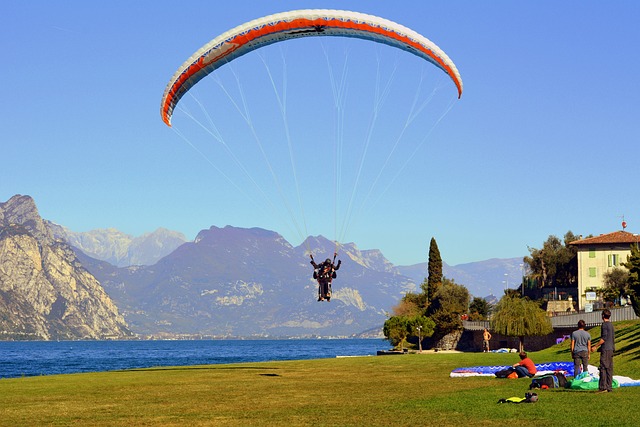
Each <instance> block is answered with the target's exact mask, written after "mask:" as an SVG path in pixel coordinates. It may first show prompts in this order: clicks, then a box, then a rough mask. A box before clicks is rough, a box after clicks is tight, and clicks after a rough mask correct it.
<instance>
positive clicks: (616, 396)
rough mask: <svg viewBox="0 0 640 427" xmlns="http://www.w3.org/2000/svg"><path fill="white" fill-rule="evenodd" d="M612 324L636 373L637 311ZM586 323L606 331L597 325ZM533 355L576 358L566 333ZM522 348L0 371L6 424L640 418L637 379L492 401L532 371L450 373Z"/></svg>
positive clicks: (639, 373)
mask: <svg viewBox="0 0 640 427" xmlns="http://www.w3.org/2000/svg"><path fill="white" fill-rule="evenodd" d="M615 327H616V345H617V351H616V356H615V361H614V363H615V365H614V369H615V374H616V375H624V376H629V377H632V378H640V361H639V360H640V335H639V333H640V322H621V323H616V324H615ZM590 332H591V335H592V337H593V338H594V339H595V338H597V337H599V333H600V331H599V328H596V329H593V330H591V331H590ZM530 356H531V358H532V359H533V360H534V361H535V362H536V363H541V362H549V361H569V360H570V354H569V344H568V342H564V343H562V344H560V345H557V346H554V347H551V348H549V349H546V350H544V351H539V352H532V353H530ZM517 360H518V358H517V355H516V354H494V353H488V354H486V353H456V354H452V353H448V354H445V353H429V354H420V355H418V354H408V355H401V356H380V357H377V356H369V357H354V358H337V359H321V360H305V361H286V362H264V363H246V364H236V365H210V366H191V367H168V368H155V369H141V370H129V371H117V372H102V373H89V374H73V375H54V376H40V377H26V378H15V379H2V380H0V425H3V426H5V425H6V426H32V425H33V426H41V425H81V426H96V425H104V426H136V425H137V426H171V425H173V426H185V425H186V426H204V425H215V426H227V425H229V426H246V425H255V426H271V425H274V426H275V425H277V426H279V425H286V426H308V425H314V426H405V425H406V426H409V425H429V426H432V425H438V426H449V425H465V426H477V425H482V426H498V425H499V426H502V425H507V424H511V425H517V426H540V425H545V426H554V425H562V426H573V425H580V426H598V425H623V426H637V425H640V422H639V421H637V419H636V417H637V415H636V412H635V410H636V409H638V406H636V405H638V403H637V402H640V387H623V388H620V389H616V390H614V392H613V393H608V394H596V393H594V392H587V391H571V390H564V389H558V390H542V391H538V393H539V396H540V399H539V401H538V402H537V403H533V404H519V405H514V404H497V403H496V402H497V401H498V399H500V398H506V397H511V396H519V397H522V396H524V393H525V392H526V391H528V387H529V384H530V380H527V379H519V380H506V379H496V378H491V377H471V378H450V377H449V373H450V372H451V370H453V369H455V368H458V367H462V366H473V365H498V364H512V363H515V362H516V361H517ZM591 363H592V364H594V365H596V366H597V365H598V353H594V355H593V357H592V361H591Z"/></svg>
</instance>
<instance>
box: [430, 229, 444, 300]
mask: <svg viewBox="0 0 640 427" xmlns="http://www.w3.org/2000/svg"><path fill="white" fill-rule="evenodd" d="M427 272H428V273H429V276H428V277H427V288H428V289H427V295H428V300H429V301H431V299H432V298H433V295H434V294H435V292H436V291H437V290H438V288H439V287H440V285H442V258H441V257H440V250H439V249H438V244H437V243H436V239H435V238H433V237H432V238H431V243H430V244H429V265H428V267H427Z"/></svg>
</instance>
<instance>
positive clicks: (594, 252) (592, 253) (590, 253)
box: [589, 248, 596, 258]
mask: <svg viewBox="0 0 640 427" xmlns="http://www.w3.org/2000/svg"><path fill="white" fill-rule="evenodd" d="M595 257H596V250H595V249H593V248H591V249H589V258H595Z"/></svg>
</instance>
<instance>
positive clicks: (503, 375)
mask: <svg viewBox="0 0 640 427" xmlns="http://www.w3.org/2000/svg"><path fill="white" fill-rule="evenodd" d="M514 372H515V371H514V370H513V368H507V369H503V370H501V371H497V372H496V373H495V376H496V378H507V377H508V376H509V374H511V373H514Z"/></svg>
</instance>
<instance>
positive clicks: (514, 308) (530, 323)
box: [490, 295, 553, 351]
mask: <svg viewBox="0 0 640 427" xmlns="http://www.w3.org/2000/svg"><path fill="white" fill-rule="evenodd" d="M490 325H491V330H493V331H495V332H497V333H499V334H501V335H505V336H509V337H518V338H519V340H520V351H524V339H525V337H529V336H540V335H547V334H550V333H551V332H553V327H552V326H551V321H550V320H549V317H547V313H546V312H545V311H544V310H543V309H541V308H540V305H538V303H536V302H534V301H530V300H529V299H528V298H520V297H518V296H513V295H505V296H504V297H502V298H501V299H500V301H498V303H497V304H496V306H495V308H494V311H493V317H492V318H491V323H490Z"/></svg>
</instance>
